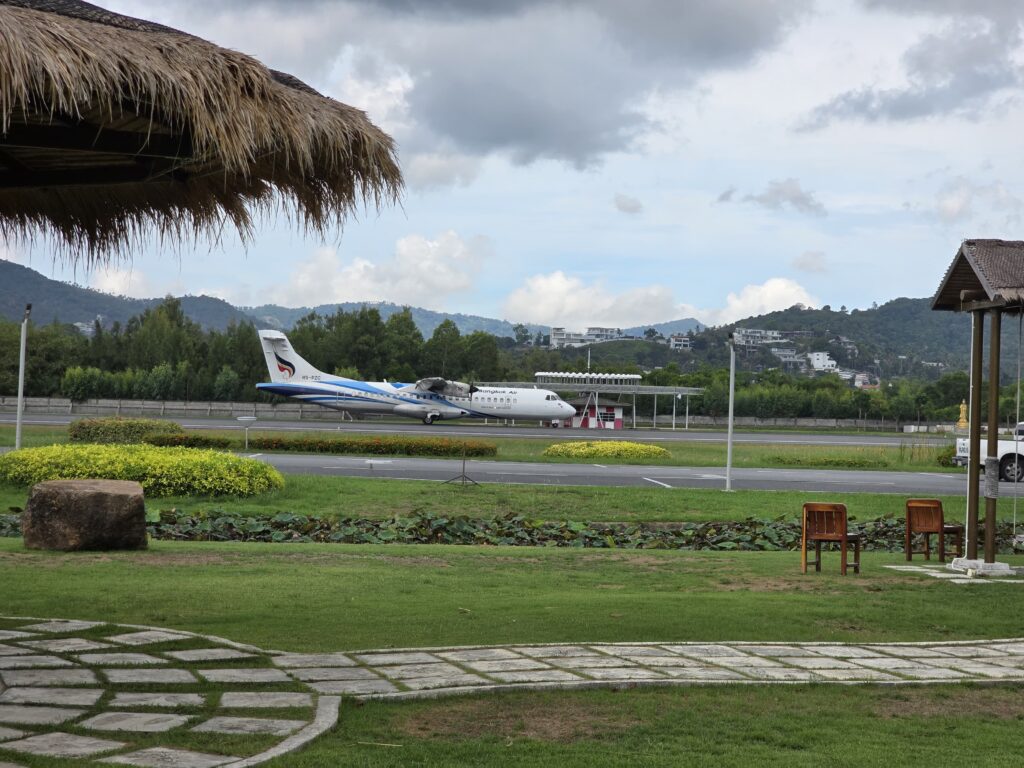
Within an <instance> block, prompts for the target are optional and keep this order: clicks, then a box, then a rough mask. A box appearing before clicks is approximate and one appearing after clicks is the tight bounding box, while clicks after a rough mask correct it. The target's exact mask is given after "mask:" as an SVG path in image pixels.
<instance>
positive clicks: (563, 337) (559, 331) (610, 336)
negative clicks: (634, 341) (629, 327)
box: [550, 328, 623, 349]
mask: <svg viewBox="0 0 1024 768" xmlns="http://www.w3.org/2000/svg"><path fill="white" fill-rule="evenodd" d="M621 338H623V336H622V329H621V328H587V330H586V331H584V332H582V333H581V332H579V331H567V330H566V329H565V328H552V329H551V343H550V347H551V349H558V348H560V347H582V346H585V345H587V344H600V343H601V342H602V341H614V340H615V339H621Z"/></svg>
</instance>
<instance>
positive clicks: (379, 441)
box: [249, 437, 498, 456]
mask: <svg viewBox="0 0 1024 768" xmlns="http://www.w3.org/2000/svg"><path fill="white" fill-rule="evenodd" d="M249 447H250V448H254V449H257V450H261V451H298V452H300V453H363V454H365V453H368V454H372V455H375V456H462V455H463V453H465V455H466V456H496V455H497V454H498V446H497V445H495V444H494V443H486V442H483V441H481V440H449V439H448V438H438V437H428V438H416V437H372V438H369V437H330V438H322V437H250V438H249Z"/></svg>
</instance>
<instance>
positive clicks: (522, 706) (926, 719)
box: [273, 685, 1024, 768]
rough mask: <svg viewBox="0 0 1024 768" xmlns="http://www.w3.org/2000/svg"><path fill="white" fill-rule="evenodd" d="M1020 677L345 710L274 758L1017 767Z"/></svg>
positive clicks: (511, 697) (560, 765)
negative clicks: (992, 682) (304, 743)
mask: <svg viewBox="0 0 1024 768" xmlns="http://www.w3.org/2000/svg"><path fill="white" fill-rule="evenodd" d="M1022 719H1024V701H1022V698H1021V695H1020V688H1019V687H1018V686H985V687H980V686H971V685H943V686H911V687H901V688H891V687H884V686H857V687H843V686H814V685H795V686H792V685H784V686H778V685H776V686H736V685H727V686H705V687H699V686H695V687H689V688H647V689H635V690H629V691H620V692H614V691H601V690H598V691H577V692H573V693H565V692H528V693H527V692H523V693H506V694H502V695H500V696H489V697H488V696H473V697H469V698H464V699H447V700H441V701H423V702H409V703H404V704H382V703H374V702H371V703H368V704H366V705H364V706H361V707H343V710H342V717H341V722H340V723H339V726H338V728H337V729H336V730H335V731H333V732H332V733H330V734H328V735H326V736H324V737H323V738H321V739H319V740H317V741H315V742H313V743H312V744H311V745H310V746H309V748H308V749H306V750H305V751H303V752H301V753H298V754H296V755H292V756H289V757H288V758H286V759H282V760H281V761H279V762H275V763H273V765H274V766H292V767H294V768H312V767H313V766H331V765H353V766H367V767H371V766H372V767H374V768H376V767H377V766H413V765H415V766H436V767H438V768H440V767H441V766H480V765H487V766H516V767H523V768H526V767H527V766H529V767H530V768H542V767H543V768H548V767H551V768H565V767H574V766H580V767H581V768H590V767H591V766H658V767H662V766H663V767H664V768H676V767H677V766H713V767H714V768H720V767H721V766H726V767H729V768H731V767H733V766H735V768H748V767H749V766H776V765H779V766H806V767H807V768H817V767H818V766H826V765H827V766H850V767H851V768H864V767H865V766H869V767H870V766H882V767H884V768H888V767H890V766H894V765H899V766H905V765H921V766H939V765H957V764H969V765H972V766H993V768H1001V766H1005V765H1008V764H1012V763H1013V762H1014V761H1015V760H1016V757H1014V756H1015V755H1017V754H1019V749H1020V747H1019V744H1020V728H1021V721H1022Z"/></svg>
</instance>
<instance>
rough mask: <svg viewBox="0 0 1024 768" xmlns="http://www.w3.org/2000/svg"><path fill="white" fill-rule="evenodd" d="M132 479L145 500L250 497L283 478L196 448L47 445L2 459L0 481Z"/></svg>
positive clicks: (260, 464) (255, 465)
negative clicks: (144, 493)
mask: <svg viewBox="0 0 1024 768" xmlns="http://www.w3.org/2000/svg"><path fill="white" fill-rule="evenodd" d="M84 478H103V479H107V480H135V481H137V482H139V483H142V487H143V489H144V490H145V492H146V495H148V496H253V495H255V494H257V493H263V492H264V491H269V490H274V489H277V488H283V487H284V478H283V477H282V476H281V473H280V472H278V471H277V470H276V469H274V468H273V467H271V466H270V465H268V464H264V463H263V462H261V461H256V460H255V459H244V458H241V457H239V456H234V455H232V454H230V453H222V452H220V451H208V450H198V449H195V448H157V447H154V446H147V445H49V446H45V447H43V448H25V449H23V450H20V451H13V452H12V453H7V454H4V455H2V456H0V480H2V481H6V482H8V483H13V484H16V485H34V484H35V483H40V482H43V481H44V480H73V479H84Z"/></svg>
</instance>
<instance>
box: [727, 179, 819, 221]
mask: <svg viewBox="0 0 1024 768" xmlns="http://www.w3.org/2000/svg"><path fill="white" fill-rule="evenodd" d="M743 199H744V201H746V202H751V203H757V204H758V205H760V206H763V207H765V208H769V209H771V210H773V211H778V210H781V209H782V208H784V207H786V206H789V207H790V208H792V209H793V210H794V211H799V212H800V213H807V214H811V215H812V216H825V215H826V211H825V206H824V205H822V204H821V201H820V200H818V199H817V198H816V197H815V196H814V193H813V192H809V191H808V190H806V189H804V188H803V187H802V186H801V185H800V182H799V180H797V179H794V178H789V179H783V180H782V181H772V182H771V183H769V184H768V186H767V187H765V190H764V192H762V193H761V194H759V195H747V196H746V197H744V198H743ZM719 200H720V201H721V202H727V201H728V198H726V199H725V200H723V199H722V197H721V196H720V197H719Z"/></svg>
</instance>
